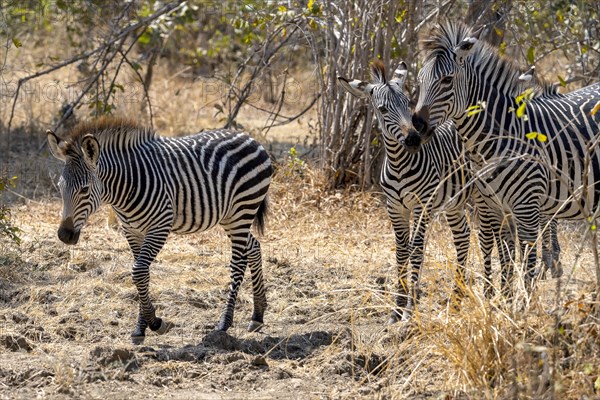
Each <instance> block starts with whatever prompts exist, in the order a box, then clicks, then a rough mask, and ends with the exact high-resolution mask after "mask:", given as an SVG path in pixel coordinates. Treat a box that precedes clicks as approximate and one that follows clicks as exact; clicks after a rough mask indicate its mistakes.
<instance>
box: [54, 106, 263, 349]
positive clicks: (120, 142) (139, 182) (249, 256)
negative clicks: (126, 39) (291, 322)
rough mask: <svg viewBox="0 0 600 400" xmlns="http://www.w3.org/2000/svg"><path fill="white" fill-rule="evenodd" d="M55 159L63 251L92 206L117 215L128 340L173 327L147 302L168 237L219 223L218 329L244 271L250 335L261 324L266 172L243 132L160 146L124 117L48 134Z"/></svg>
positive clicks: (161, 140)
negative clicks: (133, 310) (222, 302)
mask: <svg viewBox="0 0 600 400" xmlns="http://www.w3.org/2000/svg"><path fill="white" fill-rule="evenodd" d="M46 134H47V139H48V145H49V148H50V151H51V153H52V154H53V155H54V157H56V158H58V159H59V160H61V161H63V162H64V163H65V165H64V168H63V170H62V174H61V176H60V180H59V183H58V186H59V188H60V192H61V196H62V200H63V211H62V221H61V223H60V227H59V229H58V237H59V239H60V240H61V241H62V242H64V243H66V244H70V245H74V244H76V243H77V242H78V240H79V235H80V232H81V229H82V228H83V227H84V225H85V223H86V221H87V219H88V217H89V216H90V215H91V214H93V213H94V212H95V211H96V210H97V209H98V207H99V206H100V205H101V204H103V203H106V204H109V205H111V206H112V209H113V210H114V212H115V213H116V214H117V216H118V218H119V220H120V222H121V225H122V230H123V232H124V234H125V237H126V239H127V242H128V244H129V247H130V248H131V251H132V253H133V256H134V264H133V269H132V277H133V282H134V284H135V286H136V288H137V292H138V295H139V315H138V319H137V323H136V326H135V329H134V331H133V333H132V334H131V338H132V341H133V343H135V344H140V343H142V342H143V341H144V339H145V333H146V328H148V327H149V328H150V330H152V331H154V332H156V333H158V334H164V333H166V332H167V331H168V330H169V329H171V328H172V327H173V324H172V323H169V322H166V321H165V320H163V319H161V318H159V317H157V316H156V312H155V309H154V306H153V305H152V302H151V300H150V297H149V294H148V291H149V287H148V286H149V281H150V271H149V268H150V264H151V263H152V261H154V259H155V257H156V255H157V254H158V252H159V251H160V250H161V248H162V247H163V245H164V244H165V242H166V240H167V237H168V235H169V233H170V232H174V233H193V232H200V231H205V230H207V229H209V228H211V227H213V226H215V225H217V224H220V225H221V226H222V227H223V228H224V230H225V233H226V234H227V236H228V237H229V239H230V240H231V247H232V255H231V263H230V273H231V280H230V285H229V297H228V300H227V304H226V307H225V310H224V312H223V313H222V314H221V317H220V320H219V322H218V324H217V326H216V329H217V330H220V331H226V330H227V329H228V328H229V327H230V326H231V325H232V323H233V313H234V307H235V302H236V297H237V293H238V289H239V287H240V285H241V283H242V280H243V277H244V272H245V270H246V267H247V266H249V267H250V271H251V273H252V286H253V300H254V310H253V314H252V319H251V322H250V325H249V327H248V330H249V331H257V330H259V329H260V328H261V327H262V325H263V317H264V312H265V309H266V307H267V300H266V291H265V285H264V281H263V273H262V259H261V248H260V243H259V241H258V240H257V239H256V238H255V237H254V235H252V233H251V232H250V228H251V225H253V223H254V225H255V226H256V228H257V230H258V232H259V233H261V232H262V231H263V230H264V225H265V218H266V214H267V208H268V205H267V191H268V189H269V184H270V181H271V176H272V174H273V168H272V166H271V160H270V157H269V155H268V154H267V152H266V151H265V149H264V148H263V147H262V146H261V145H260V144H259V143H258V142H256V141H255V140H254V139H252V138H251V137H250V136H248V135H247V134H246V133H242V132H233V131H229V130H225V129H221V130H213V131H206V132H203V133H199V134H196V135H191V136H185V137H179V138H166V137H161V136H160V135H159V134H158V133H156V132H155V131H154V130H153V129H151V128H148V127H144V126H141V125H139V124H137V123H135V122H134V121H131V120H127V119H122V118H108V117H105V118H101V119H98V120H95V121H91V122H84V123H81V124H79V125H78V126H77V127H75V128H74V129H73V130H72V131H71V132H70V134H69V135H68V137H67V138H66V139H62V138H60V137H58V136H57V135H56V134H55V133H53V132H52V131H50V130H48V131H47V132H46Z"/></svg>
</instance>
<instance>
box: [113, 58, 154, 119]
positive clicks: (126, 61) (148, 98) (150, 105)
mask: <svg viewBox="0 0 600 400" xmlns="http://www.w3.org/2000/svg"><path fill="white" fill-rule="evenodd" d="M121 54H122V55H123V59H124V60H125V63H126V64H127V65H129V66H130V67H131V69H132V70H133V73H134V74H136V76H137V77H138V79H139V80H140V83H141V84H142V88H143V89H144V97H146V102H148V112H149V113H150V127H151V128H152V129H154V113H153V111H152V102H151V101H150V95H149V94H148V88H147V87H146V85H144V79H143V78H142V75H141V74H140V72H139V71H138V69H137V68H135V67H134V65H133V63H132V62H131V61H129V59H128V58H127V55H126V54H123V53H121Z"/></svg>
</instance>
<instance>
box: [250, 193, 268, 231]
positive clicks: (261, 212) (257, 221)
mask: <svg viewBox="0 0 600 400" xmlns="http://www.w3.org/2000/svg"><path fill="white" fill-rule="evenodd" d="M268 213H269V201H268V198H267V196H265V198H264V199H263V201H262V203H260V205H259V206H258V210H257V211H256V217H254V227H255V228H256V231H257V232H258V233H259V235H264V233H265V225H266V220H267V214H268Z"/></svg>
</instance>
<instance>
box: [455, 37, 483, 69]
mask: <svg viewBox="0 0 600 400" xmlns="http://www.w3.org/2000/svg"><path fill="white" fill-rule="evenodd" d="M478 40H479V39H477V38H476V37H473V36H469V37H466V38H464V39H463V40H462V42H460V43H459V44H458V46H456V47H455V48H454V52H455V53H456V62H457V63H458V64H459V65H463V63H464V62H465V58H467V57H468V56H469V54H471V51H472V50H473V47H474V46H475V43H477V41H478Z"/></svg>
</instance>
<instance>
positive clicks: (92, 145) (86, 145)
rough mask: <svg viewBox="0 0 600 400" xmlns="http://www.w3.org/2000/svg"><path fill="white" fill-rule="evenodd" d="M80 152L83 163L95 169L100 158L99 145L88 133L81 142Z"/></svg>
mask: <svg viewBox="0 0 600 400" xmlns="http://www.w3.org/2000/svg"><path fill="white" fill-rule="evenodd" d="M81 150H82V151H83V159H84V160H85V162H86V163H87V164H88V165H89V166H90V167H93V168H96V165H98V158H100V144H99V143H98V139H96V138H95V137H94V135H92V134H89V133H88V134H87V135H85V136H84V137H83V139H82V140H81Z"/></svg>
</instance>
